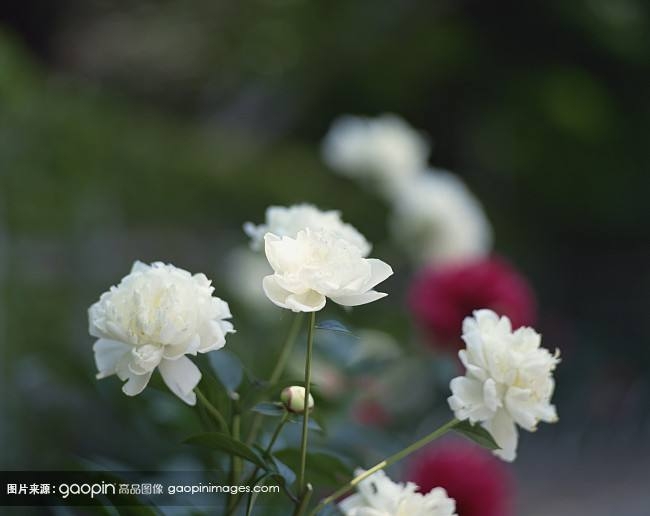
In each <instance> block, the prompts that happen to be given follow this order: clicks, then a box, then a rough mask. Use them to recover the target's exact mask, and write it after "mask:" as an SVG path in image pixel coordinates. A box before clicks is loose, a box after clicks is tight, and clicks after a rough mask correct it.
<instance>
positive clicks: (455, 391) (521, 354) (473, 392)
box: [448, 310, 559, 461]
mask: <svg viewBox="0 0 650 516" xmlns="http://www.w3.org/2000/svg"><path fill="white" fill-rule="evenodd" d="M463 340H464V341H465V344H466V349H464V350H461V351H460V352H459V354H458V355H459V357H460V359H461V361H462V363H463V365H464V366H465V368H466V374H465V376H460V377H457V378H454V379H453V380H452V381H451V392H452V396H450V397H449V399H448V401H449V406H450V407H451V409H452V410H453V411H454V413H455V415H456V418H458V419H460V420H466V419H468V420H469V421H470V422H471V423H480V424H481V425H482V426H483V427H484V428H485V429H486V430H488V432H490V434H491V435H492V437H494V440H495V441H496V443H497V444H498V445H499V447H500V448H501V449H500V450H498V451H497V452H496V453H497V455H499V456H500V457H501V458H502V459H504V460H507V461H512V460H514V459H515V457H516V452H517V441H518V433H517V426H516V425H519V426H520V427H522V428H524V429H525V430H528V431H531V432H532V431H534V430H535V429H536V426H537V423H538V422H539V421H545V422H547V423H554V422H556V421H557V412H556V410H555V407H554V406H553V405H552V404H551V397H552V395H553V390H554V387H555V382H554V380H553V371H554V370H555V367H556V365H557V364H558V362H559V358H558V356H559V354H558V352H557V351H556V352H555V354H551V353H550V352H549V351H548V350H547V349H545V348H542V347H540V344H541V336H540V335H539V333H537V332H536V331H535V330H533V329H532V328H527V327H522V328H519V329H518V330H516V331H514V332H513V331H512V327H511V324H510V320H509V319H508V318H507V317H499V316H498V315H497V314H495V313H494V312H493V311H491V310H477V311H475V312H474V315H473V317H467V318H466V319H465V321H464V322H463Z"/></svg>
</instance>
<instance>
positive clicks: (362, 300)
mask: <svg viewBox="0 0 650 516" xmlns="http://www.w3.org/2000/svg"><path fill="white" fill-rule="evenodd" d="M387 295H388V294H386V293H384V292H377V291H375V290H371V291H370V292H363V293H361V294H351V295H347V296H330V299H331V300H332V301H334V302H335V303H337V304H339V305H343V306H359V305H365V304H367V303H372V302H373V301H377V300H378V299H381V298H383V297H386V296H387Z"/></svg>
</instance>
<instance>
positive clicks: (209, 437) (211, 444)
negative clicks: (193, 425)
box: [185, 432, 266, 469]
mask: <svg viewBox="0 0 650 516" xmlns="http://www.w3.org/2000/svg"><path fill="white" fill-rule="evenodd" d="M185 442H186V443H187V444H193V445H196V446H203V447H204V448H211V449H213V450H219V451H222V452H224V453H229V454H232V455H236V456H237V457H241V458H242V459H246V460H247V461H249V462H252V463H253V464H255V465H256V466H259V467H261V468H264V469H266V464H265V463H264V459H262V457H261V455H260V454H259V453H257V452H256V451H255V450H254V449H253V448H251V447H250V446H247V445H246V444H244V443H243V442H241V441H237V440H236V439H233V438H232V437H230V436H227V435H226V434H221V433H217V432H211V433H206V434H199V435H194V436H192V437H190V438H188V439H186V440H185Z"/></svg>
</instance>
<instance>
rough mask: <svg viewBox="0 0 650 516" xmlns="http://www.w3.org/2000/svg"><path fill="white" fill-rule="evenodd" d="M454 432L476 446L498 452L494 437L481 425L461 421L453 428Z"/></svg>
mask: <svg viewBox="0 0 650 516" xmlns="http://www.w3.org/2000/svg"><path fill="white" fill-rule="evenodd" d="M454 431H456V432H458V433H459V434H461V435H463V436H465V437H467V438H468V439H470V440H471V441H474V442H475V443H476V444H480V445H481V446H483V447H484V448H487V449H489V450H498V449H499V445H498V444H497V443H496V441H495V440H494V437H492V435H491V434H490V432H488V431H487V430H486V429H485V428H483V427H482V426H481V425H472V424H471V423H470V422H469V421H467V420H465V421H461V422H460V423H458V424H456V426H454Z"/></svg>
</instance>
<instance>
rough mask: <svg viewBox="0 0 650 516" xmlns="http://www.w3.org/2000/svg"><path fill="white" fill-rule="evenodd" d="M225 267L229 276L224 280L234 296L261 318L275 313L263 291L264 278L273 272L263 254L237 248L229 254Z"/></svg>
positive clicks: (246, 248) (245, 248)
mask: <svg viewBox="0 0 650 516" xmlns="http://www.w3.org/2000/svg"><path fill="white" fill-rule="evenodd" d="M225 265H226V270H227V274H226V277H225V278H224V279H225V281H226V282H227V286H228V289H229V292H232V295H235V296H237V297H238V299H239V301H241V302H243V303H246V304H247V305H248V306H250V307H251V308H253V309H254V310H256V314H257V315H259V316H261V317H266V316H267V315H269V314H272V313H274V310H273V307H272V306H271V305H269V301H268V299H267V298H266V296H265V295H264V290H262V280H263V279H264V276H266V275H268V274H269V273H271V272H273V271H272V270H271V267H270V266H269V262H268V261H267V260H266V258H265V257H264V255H263V254H261V253H255V252H253V251H251V250H250V249H249V248H248V247H243V246H242V247H239V248H235V249H233V250H232V251H231V252H230V253H229V254H228V257H227V259H226V263H225Z"/></svg>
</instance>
